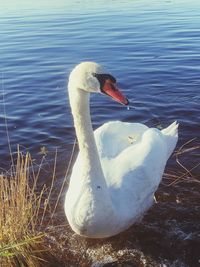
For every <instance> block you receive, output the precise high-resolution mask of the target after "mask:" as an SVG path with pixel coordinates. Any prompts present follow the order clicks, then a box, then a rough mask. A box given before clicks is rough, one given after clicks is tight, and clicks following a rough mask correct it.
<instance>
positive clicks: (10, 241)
mask: <svg viewBox="0 0 200 267" xmlns="http://www.w3.org/2000/svg"><path fill="white" fill-rule="evenodd" d="M39 171H40V168H39V170H38V172H37V173H35V171H34V168H33V163H32V159H31V156H30V154H29V153H26V155H23V154H22V153H20V151H19V150H18V153H17V162H16V165H15V166H12V168H11V173H10V175H9V177H8V175H6V176H5V175H3V174H1V175H0V266H2V267H3V266H5V267H16V266H20V267H22V266H23V267H25V266H29V267H32V266H34V267H38V266H44V265H45V266H48V265H47V264H46V263H44V261H46V262H47V261H48V258H50V257H51V252H50V251H49V249H48V246H47V245H46V243H45V232H44V231H42V230H41V229H42V222H43V218H44V216H45V214H46V212H47V210H48V204H49V199H50V194H48V192H47V189H46V187H45V185H44V186H42V188H40V190H38V191H37V181H38V177H39ZM53 179H54V178H53ZM53 179H52V180H53ZM50 193H51V192H50ZM41 213H42V216H41Z"/></svg>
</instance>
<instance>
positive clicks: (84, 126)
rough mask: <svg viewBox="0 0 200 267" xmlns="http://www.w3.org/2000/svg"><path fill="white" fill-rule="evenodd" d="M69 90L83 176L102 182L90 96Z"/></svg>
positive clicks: (75, 89) (79, 91) (83, 92)
mask: <svg viewBox="0 0 200 267" xmlns="http://www.w3.org/2000/svg"><path fill="white" fill-rule="evenodd" d="M70 89H71V90H69V96H70V105H71V109H72V115H73V118H74V126H75V130H76V136H77V139H78V144H79V150H80V156H81V158H82V162H83V165H84V166H83V171H84V172H85V173H84V174H85V175H84V176H85V177H87V178H88V179H91V178H92V177H95V180H104V178H103V177H104V176H103V171H102V167H101V163H100V159H99V155H98V151H97V146H96V142H95V138H94V133H93V129H92V123H91V117H90V105H89V104H90V103H89V96H90V95H89V93H87V92H85V91H83V90H81V89H77V88H70ZM93 179H94V178H93ZM98 182H99V181H98ZM104 183H105V182H103V184H104Z"/></svg>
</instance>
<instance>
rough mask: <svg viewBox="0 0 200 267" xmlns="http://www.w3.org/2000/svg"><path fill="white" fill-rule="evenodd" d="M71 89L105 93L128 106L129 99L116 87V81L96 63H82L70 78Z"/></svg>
mask: <svg viewBox="0 0 200 267" xmlns="http://www.w3.org/2000/svg"><path fill="white" fill-rule="evenodd" d="M69 88H70V89H71V88H72V90H75V89H82V90H84V91H86V92H89V93H104V94H106V95H108V96H110V97H112V98H113V99H114V100H116V101H117V102H120V103H121V104H124V105H128V104H129V102H128V99H127V98H126V97H125V96H124V95H123V94H122V93H121V92H120V91H119V89H118V88H117V86H116V79H115V78H114V77H113V76H112V75H110V74H108V73H107V72H106V71H105V70H104V68H103V67H102V66H101V65H99V64H97V63H95V62H82V63H80V64H79V65H77V66H76V67H75V68H74V69H73V70H72V72H71V74H70V76H69Z"/></svg>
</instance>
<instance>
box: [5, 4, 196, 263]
mask: <svg viewBox="0 0 200 267" xmlns="http://www.w3.org/2000/svg"><path fill="white" fill-rule="evenodd" d="M17 2H18V1H16V0H15V1H12V2H11V1H7V2H6V3H1V4H0V7H1V8H0V36H1V42H0V51H1V60H0V71H1V79H0V80H1V86H0V88H1V90H0V96H1V98H0V135H1V143H0V145H1V149H0V170H2V171H3V170H8V169H9V168H10V152H9V146H8V136H7V134H8V135H9V139H10V144H11V149H12V151H13V152H14V151H16V148H17V144H20V147H21V150H23V151H26V150H28V151H30V152H31V154H32V156H33V158H35V160H36V162H37V161H39V160H40V159H41V158H42V157H43V156H45V161H44V162H45V164H44V167H43V180H42V181H41V182H42V183H43V182H46V183H48V179H49V173H50V172H51V171H52V169H53V160H54V156H55V150H56V149H57V151H58V162H57V181H58V184H59V183H61V182H62V180H63V177H64V174H65V172H66V169H67V166H68V160H69V158H70V153H71V151H72V147H73V142H74V139H75V133H74V129H73V123H72V117H71V113H70V108H69V103H68V96H67V90H66V80H67V77H68V75H69V73H70V71H71V70H72V68H73V67H74V66H75V65H76V64H78V63H79V62H81V61H96V62H98V63H101V64H103V65H104V66H105V67H106V68H107V69H108V70H109V72H111V73H112V74H113V75H114V76H115V77H116V78H117V81H118V85H119V87H120V88H121V89H122V91H123V92H124V94H126V96H127V97H128V98H129V100H130V105H131V106H133V107H135V108H134V109H133V108H130V109H129V110H127V108H125V107H123V106H121V105H119V104H118V103H116V102H113V101H112V100H111V99H109V98H107V97H105V96H103V95H94V96H92V97H91V114H92V121H93V126H94V129H95V128H97V127H98V126H100V125H101V124H103V123H104V122H107V121H110V120H122V121H129V122H142V123H145V124H147V125H148V126H154V127H158V128H162V127H165V126H167V125H169V124H170V123H171V122H173V121H174V120H177V121H178V122H179V123H180V128H179V143H178V146H177V147H180V146H182V145H183V144H184V143H186V142H188V141H189V140H191V139H194V138H195V139H194V140H193V141H192V142H191V143H189V144H188V145H186V147H185V148H186V149H187V148H189V147H190V146H193V147H195V146H198V145H199V132H200V108H199V103H200V93H199V91H200V75H199V73H200V46H199V44H200V28H199V25H200V16H199V14H200V2H198V1H189V2H188V1H184V0H178V1H155V0H154V1H151V3H150V2H149V1H145V0H142V1H117V2H114V1H95V3H92V4H91V2H90V1H82V2H78V1H75V2H73V3H70V2H71V1H65V2H63V1H61V0H58V1H56V2H54V3H53V2H49V1H48V2H47V1H43V3H42V4H38V3H35V4H28V3H27V1H21V2H20V3H21V4H19V3H18V4H16V3H17ZM5 117H6V120H5ZM6 123H7V129H6ZM7 130H8V132H7ZM199 154H200V152H199V150H197V149H194V150H190V151H189V152H188V153H183V154H182V155H180V160H181V163H182V164H183V165H184V166H185V167H186V168H187V169H188V170H191V169H192V168H194V167H195V166H196V165H197V164H198V163H199V161H200V160H199ZM167 171H168V172H169V173H170V174H174V173H176V174H177V175H178V174H179V173H180V174H181V172H185V170H184V168H182V167H181V165H180V164H177V163H176V158H175V157H172V158H171V159H170V160H169V162H168V164H167ZM198 175H199V168H198V167H196V168H194V169H193V170H191V177H195V178H196V179H197V180H198V181H199V179H200V178H199V176H198ZM191 180H192V179H191ZM171 182H172V181H171V180H169V179H167V178H164V180H163V184H162V185H161V186H160V188H159V190H158V192H157V195H156V198H157V202H158V203H156V204H155V205H154V207H152V209H151V210H150V211H149V212H148V213H147V215H146V216H145V217H144V219H143V221H142V222H141V223H140V224H138V225H136V226H134V227H133V228H131V229H129V230H128V231H127V232H125V233H122V234H120V235H119V236H117V237H113V238H111V239H107V240H104V241H95V240H85V239H82V238H80V237H77V236H75V235H73V234H72V232H71V231H70V229H68V228H67V229H66V231H68V234H66V236H67V235H68V241H66V238H65V237H66V236H65V234H64V233H63V232H62V231H60V233H59V234H58V236H57V237H56V238H57V239H58V240H59V242H61V243H62V250H63V255H64V254H65V255H66V254H67V253H66V251H68V253H69V254H67V255H68V257H69V255H71V261H72V263H71V264H72V265H73V264H74V266H76V264H78V263H76V260H77V259H78V257H80V258H81V257H83V261H82V262H81V264H82V265H81V266H84V264H85V266H90V265H92V264H103V263H102V262H104V265H105V266H117V265H116V264H127V265H122V266H194V267H196V266H200V256H199V251H200V215H199V214H200V204H199V203H200V191H199V190H200V183H199V182H196V183H195V182H188V181H184V182H181V183H180V182H179V183H175V184H172V185H171V186H167V185H169V184H170V183H171ZM58 222H62V223H66V220H65V217H64V216H63V209H62V206H60V209H59V211H58ZM58 232H59V231H58ZM61 232H62V233H61ZM63 240H65V241H63ZM81 246H82V249H80V247H81ZM101 247H102V249H101ZM78 248H79V251H78ZM70 249H71V250H70ZM76 249H77V250H76ZM69 251H70V252H69ZM70 253H71V254H70ZM74 255H75V256H74ZM63 257H64V256H63ZM73 257H74V261H73ZM65 260H66V259H65ZM109 262H110V263H109ZM111 262H112V263H111ZM108 263H109V264H113V265H106V264H108ZM114 264H115V265H114ZM131 264H132V265H131ZM134 264H135V265H134ZM145 264H146V265H145ZM66 266H68V265H66ZM96 266H97V265H96ZM99 266H101V265H99Z"/></svg>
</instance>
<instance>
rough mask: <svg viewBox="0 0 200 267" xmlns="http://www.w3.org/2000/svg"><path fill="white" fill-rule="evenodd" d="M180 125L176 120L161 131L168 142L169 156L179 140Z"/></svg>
mask: <svg viewBox="0 0 200 267" xmlns="http://www.w3.org/2000/svg"><path fill="white" fill-rule="evenodd" d="M178 126H179V124H178V123H177V122H176V121H175V122H173V123H172V124H170V125H169V126H168V127H167V128H165V129H163V130H162V131H161V132H162V134H163V135H164V137H165V140H166V143H167V148H168V158H169V157H170V155H171V154H172V152H173V150H174V148H175V146H176V143H177V141H178Z"/></svg>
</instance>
